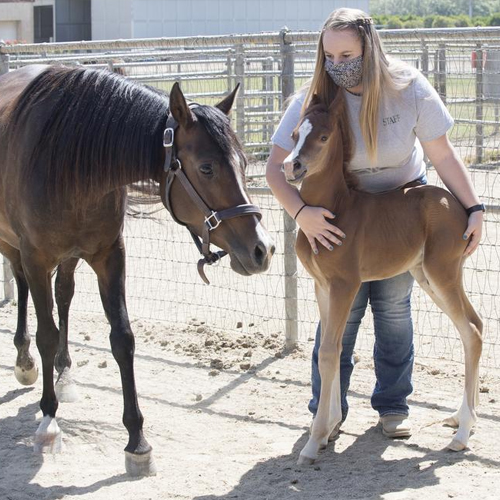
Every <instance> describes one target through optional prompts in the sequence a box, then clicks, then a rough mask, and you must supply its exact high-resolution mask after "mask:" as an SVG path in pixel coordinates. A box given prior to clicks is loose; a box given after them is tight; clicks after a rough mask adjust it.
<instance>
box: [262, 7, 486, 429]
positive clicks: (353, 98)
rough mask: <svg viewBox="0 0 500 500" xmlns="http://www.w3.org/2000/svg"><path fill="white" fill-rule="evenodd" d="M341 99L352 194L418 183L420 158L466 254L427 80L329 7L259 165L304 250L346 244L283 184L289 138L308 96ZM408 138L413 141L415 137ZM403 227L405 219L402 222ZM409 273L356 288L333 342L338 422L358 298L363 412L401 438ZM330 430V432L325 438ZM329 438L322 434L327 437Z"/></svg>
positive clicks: (463, 192) (479, 215)
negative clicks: (367, 336) (368, 359)
mask: <svg viewBox="0 0 500 500" xmlns="http://www.w3.org/2000/svg"><path fill="white" fill-rule="evenodd" d="M337 90H338V91H341V92H343V93H344V97H345V101H346V103H347V108H348V112H349V118H350V126H351V131H352V135H353V138H354V151H353V153H354V154H353V157H352V159H351V161H350V163H349V168H350V169H351V171H353V172H354V173H355V174H356V175H357V178H358V183H359V184H358V185H359V189H361V190H363V191H368V192H372V193H380V192H384V191H389V190H393V189H400V188H401V187H403V186H405V185H406V184H408V183H414V182H416V183H425V182H426V177H425V163H424V161H423V159H424V154H425V155H427V157H428V158H429V160H430V161H431V162H432V164H433V165H434V167H435V169H436V171H437V172H438V174H439V176H440V178H441V179H442V181H443V182H444V184H445V185H446V187H447V188H448V189H449V190H450V191H451V192H452V193H453V194H454V196H455V197H456V198H457V199H458V200H459V201H460V202H461V203H462V205H463V206H464V207H465V208H466V209H468V214H469V220H468V227H467V229H466V231H465V233H464V236H463V237H464V239H468V240H469V244H468V246H467V248H466V250H465V254H466V255H470V254H472V253H473V252H474V251H475V250H476V248H477V246H478V244H479V242H480V239H481V233H482V223H483V212H484V205H482V204H481V203H480V201H479V198H478V195H477V194H476V192H475V190H474V188H473V186H472V183H471V180H470V176H469V174H468V172H467V170H466V168H465V166H464V164H463V163H462V161H461V160H460V158H459V157H458V155H457V153H456V151H455V149H454V148H453V146H452V145H451V144H450V142H449V140H448V138H447V135H446V133H447V131H448V130H449V129H450V128H451V126H452V125H453V119H452V118H451V116H450V114H449V113H448V111H447V110H446V107H445V106H444V104H443V103H442V101H441V99H440V98H439V96H438V95H437V93H436V91H435V90H434V89H433V88H432V86H431V85H430V84H429V82H428V81H427V80H426V79H425V78H424V77H423V76H422V75H421V74H420V73H419V72H418V71H416V70H415V69H413V68H411V67H410V66H408V65H406V64H403V63H402V62H398V61H395V60H391V59H390V58H389V57H388V56H386V54H385V53H384V51H383V49H382V45H381V42H380V39H379V37H378V34H377V32H376V30H375V28H374V26H373V22H372V20H371V18H370V17H368V16H367V14H365V13H364V12H362V11H360V10H357V9H345V8H343V9H338V10H336V11H334V12H332V14H331V15H330V16H329V17H328V19H327V20H326V22H325V24H324V26H323V29H322V31H321V35H320V38H319V42H318V48H317V57H316V66H315V70H314V76H313V78H312V80H311V81H310V82H309V83H308V84H307V85H306V87H305V88H304V89H302V90H301V91H299V92H298V93H297V94H296V95H295V96H294V97H293V99H292V101H291V103H290V105H289V107H288V108H287V110H286V112H285V114H284V115H283V118H282V120H281V122H280V124H279V126H278V128H277V130H276V131H275V133H274V135H273V138H272V142H273V146H272V149H271V153H270V156H269V159H268V163H267V174H266V175H267V181H268V183H269V186H270V187H271V189H272V191H273V193H274V195H275V196H276V198H277V199H278V200H279V202H280V203H281V204H282V205H283V207H284V208H285V210H286V211H287V212H288V213H289V214H290V216H292V217H293V218H294V219H295V220H296V221H297V223H298V225H299V226H300V228H301V229H302V231H303V232H304V234H305V235H306V237H307V239H308V241H309V243H310V245H311V247H312V249H313V251H314V253H318V245H324V246H325V247H326V248H328V249H329V250H333V251H334V246H335V245H341V244H342V240H343V239H344V238H349V231H348V229H347V230H346V233H345V234H344V233H343V232H342V231H341V230H340V229H339V228H338V227H336V226H335V225H334V224H332V219H334V217H335V216H334V215H333V214H332V213H331V212H330V211H328V210H326V209H325V208H323V207H314V206H307V205H305V204H304V202H303V200H302V199H301V197H300V194H299V192H298V191H297V190H296V189H295V188H294V187H292V186H291V185H290V184H288V183H287V182H286V180H285V177H284V175H283V172H282V170H283V168H289V165H286V163H287V161H288V160H287V157H288V156H289V154H290V152H291V151H292V149H293V146H294V143H293V141H292V139H291V133H292V131H293V129H294V128H295V127H296V125H297V124H298V122H299V119H300V116H301V112H302V111H303V110H304V109H305V108H307V106H308V104H309V102H310V100H311V98H312V96H313V95H317V96H318V97H319V98H320V99H321V100H322V101H323V102H324V103H325V104H327V105H329V104H330V103H331V102H332V101H333V97H334V95H335V93H336V91H337ZM417 139H418V140H417ZM408 223H411V221H408ZM412 286H413V278H412V276H411V275H410V274H409V273H404V274H402V275H399V276H396V277H394V278H390V279H386V280H381V281H374V282H369V283H363V284H362V286H361V289H360V291H359V293H358V295H357V297H356V299H355V301H354V304H353V306H352V309H351V313H350V317H349V320H348V322H347V326H346V330H345V332H344V336H343V341H342V344H343V349H342V355H341V365H340V377H341V406H342V421H344V420H345V418H346V416H347V411H348V404H347V398H346V396H347V390H348V387H349V380H350V376H351V373H352V370H353V368H354V362H353V350H354V344H355V341H356V335H357V332H358V329H359V325H360V322H361V319H362V318H363V316H364V314H365V310H366V306H367V304H368V301H370V305H371V308H372V312H373V317H374V329H375V347H374V362H375V373H376V378H377V382H376V385H375V388H374V391H373V394H372V398H371V404H372V407H373V408H374V409H375V410H376V411H378V413H379V415H380V422H381V424H382V431H383V433H384V435H386V436H388V437H392V438H394V437H408V436H410V435H411V424H410V421H409V419H408V413H409V408H408V404H407V401H406V398H407V396H408V395H409V394H410V393H411V392H412V383H411V375H412V369H413V327H412V320H411V305H410V295H411V290H412ZM320 327H321V326H320V325H318V330H317V333H316V342H315V346H314V351H313V358H312V393H313V397H312V399H311V401H310V403H309V410H310V411H311V413H312V414H313V417H314V415H315V414H316V411H317V408H318V400H319V394H320V387H321V380H320V376H319V370H318V349H319V344H320V339H321V333H320V332H321V330H320ZM337 432H338V427H337V428H336V429H335V431H334V432H333V435H335V434H336V433H337ZM333 435H332V436H331V437H333Z"/></svg>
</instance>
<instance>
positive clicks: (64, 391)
mask: <svg viewBox="0 0 500 500" xmlns="http://www.w3.org/2000/svg"><path fill="white" fill-rule="evenodd" d="M54 390H55V392H56V397H57V401H59V403H74V402H75V401H78V399H79V396H78V391H77V389H76V385H75V384H74V383H71V384H56V385H55V387H54Z"/></svg>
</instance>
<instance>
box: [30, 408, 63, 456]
mask: <svg viewBox="0 0 500 500" xmlns="http://www.w3.org/2000/svg"><path fill="white" fill-rule="evenodd" d="M33 450H34V452H35V453H60V452H61V451H62V433H61V429H59V426H58V425H57V422H56V419H55V418H52V417H49V416H45V417H43V419H42V421H41V422H40V425H39V426H38V429H37V431H36V433H35V441H34V446H33Z"/></svg>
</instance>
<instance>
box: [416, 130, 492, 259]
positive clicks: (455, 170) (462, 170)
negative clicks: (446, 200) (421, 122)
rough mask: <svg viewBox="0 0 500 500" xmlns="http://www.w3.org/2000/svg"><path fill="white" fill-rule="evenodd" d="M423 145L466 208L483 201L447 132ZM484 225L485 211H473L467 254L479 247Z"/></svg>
mask: <svg viewBox="0 0 500 500" xmlns="http://www.w3.org/2000/svg"><path fill="white" fill-rule="evenodd" d="M422 147H423V149H424V152H425V154H426V155H427V156H428V158H429V160H430V161H431V163H432V164H433V165H434V168H435V169H436V171H437V173H438V174H439V177H441V180H442V181H443V182H444V184H445V186H446V187H447V188H448V189H449V190H450V192H451V193H452V194H453V195H454V196H455V198H457V199H458V201H459V202H460V203H461V204H462V205H463V206H464V207H465V208H469V207H472V206H473V205H478V204H479V203H481V202H480V201H479V196H478V195H477V193H476V190H475V189H474V186H473V185H472V180H471V178H470V175H469V172H468V170H467V168H466V167H465V165H464V164H463V162H462V160H461V159H460V158H459V156H458V154H457V152H456V150H455V148H454V147H453V146H452V144H451V143H450V141H449V140H448V137H447V135H446V134H445V135H442V136H441V137H438V138H437V139H434V140H432V141H427V142H422ZM482 226H483V212H482V211H479V212H474V213H472V214H471V215H470V216H469V224H468V226H467V229H466V231H465V233H464V239H469V244H468V245H467V248H466V249H465V255H471V254H472V253H473V252H474V251H475V250H476V249H477V247H478V245H479V242H480V241H481V235H482Z"/></svg>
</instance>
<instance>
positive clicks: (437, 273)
mask: <svg viewBox="0 0 500 500" xmlns="http://www.w3.org/2000/svg"><path fill="white" fill-rule="evenodd" d="M412 274H413V275H414V277H415V279H417V281H418V282H419V284H420V286H421V287H422V288H423V289H424V290H425V291H426V292H427V293H428V294H429V296H430V297H431V298H432V299H433V300H434V302H435V303H436V305H437V306H438V307H439V308H440V309H442V311H443V312H444V313H446V314H447V315H448V316H449V318H450V319H451V320H452V321H453V323H454V325H455V326H456V328H457V329H458V331H459V333H460V337H461V339H462V343H463V345H464V353H465V388H464V395H463V400H462V405H461V406H460V409H459V410H458V411H457V412H455V413H454V414H453V415H452V416H451V417H449V418H448V419H447V420H446V422H447V423H449V424H451V425H453V426H454V427H455V426H458V431H457V433H456V434H455V436H454V438H453V440H452V441H451V443H450V444H449V445H448V448H449V449H450V450H454V451H460V450H463V449H464V448H465V447H466V446H467V443H468V440H469V435H470V431H471V429H472V427H473V425H474V423H475V422H476V420H477V416H476V405H477V403H478V400H479V358H480V356H481V350H482V330H483V324H482V321H481V319H480V317H479V316H478V314H477V313H476V311H475V310H474V308H473V307H472V305H471V303H470V302H469V299H468V298H467V296H466V294H465V292H464V289H463V284H462V273H461V268H460V267H459V264H457V265H456V266H453V265H452V264H450V263H449V262H448V263H443V262H438V261H436V260H434V262H432V263H431V264H427V263H426V265H425V269H424V270H422V269H421V268H420V269H417V270H415V271H412Z"/></svg>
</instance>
